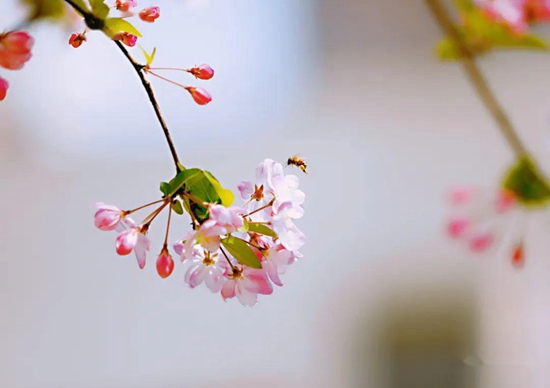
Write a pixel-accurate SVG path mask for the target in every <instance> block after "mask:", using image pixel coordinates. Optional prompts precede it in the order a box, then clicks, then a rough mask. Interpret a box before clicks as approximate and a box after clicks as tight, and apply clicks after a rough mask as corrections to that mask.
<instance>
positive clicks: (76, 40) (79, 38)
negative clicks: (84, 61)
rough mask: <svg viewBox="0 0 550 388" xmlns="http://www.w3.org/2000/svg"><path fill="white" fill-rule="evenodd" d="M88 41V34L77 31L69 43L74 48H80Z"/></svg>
mask: <svg viewBox="0 0 550 388" xmlns="http://www.w3.org/2000/svg"><path fill="white" fill-rule="evenodd" d="M84 42H86V35H84V34H80V33H78V32H75V33H74V34H72V35H71V37H70V38H69V44H70V45H71V46H73V47H74V48H78V47H80V46H81V45H82V43H84Z"/></svg>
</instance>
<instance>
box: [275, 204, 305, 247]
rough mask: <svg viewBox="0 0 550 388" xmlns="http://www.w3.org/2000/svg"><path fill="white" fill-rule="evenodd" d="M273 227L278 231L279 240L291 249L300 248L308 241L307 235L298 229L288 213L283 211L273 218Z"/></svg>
mask: <svg viewBox="0 0 550 388" xmlns="http://www.w3.org/2000/svg"><path fill="white" fill-rule="evenodd" d="M271 227H272V228H273V231H274V232H275V233H277V236H278V237H279V240H278V241H279V242H280V243H281V245H282V246H283V247H285V248H286V249H288V250H289V251H296V250H298V249H300V248H301V247H302V246H303V245H304V244H305V242H306V236H305V235H304V234H303V233H302V231H300V229H298V227H297V226H296V224H294V221H292V218H291V217H290V215H289V214H288V213H285V212H281V213H279V214H276V215H274V216H273V217H272V218H271Z"/></svg>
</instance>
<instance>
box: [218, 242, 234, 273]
mask: <svg viewBox="0 0 550 388" xmlns="http://www.w3.org/2000/svg"><path fill="white" fill-rule="evenodd" d="M220 251H222V253H223V255H224V256H225V260H227V262H228V263H229V266H230V267H231V270H232V271H233V273H235V272H237V271H236V269H235V266H234V265H233V263H231V260H229V256H227V253H225V251H224V249H223V248H222V247H221V246H220Z"/></svg>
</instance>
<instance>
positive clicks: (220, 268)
mask: <svg viewBox="0 0 550 388" xmlns="http://www.w3.org/2000/svg"><path fill="white" fill-rule="evenodd" d="M192 257H193V259H192V264H191V265H190V266H189V268H187V272H186V273H185V283H186V284H187V285H188V286H189V287H191V288H195V287H198V286H199V285H201V284H202V283H203V282H204V283H205V284H206V287H207V288H208V289H209V290H210V291H212V292H220V291H221V289H222V287H223V285H224V284H225V282H226V278H225V277H224V274H225V272H226V271H227V270H228V269H229V265H228V263H227V261H226V260H225V258H224V257H223V256H220V253H219V252H217V253H210V252H209V251H206V250H204V249H200V248H199V247H195V248H194V249H193V253H192Z"/></svg>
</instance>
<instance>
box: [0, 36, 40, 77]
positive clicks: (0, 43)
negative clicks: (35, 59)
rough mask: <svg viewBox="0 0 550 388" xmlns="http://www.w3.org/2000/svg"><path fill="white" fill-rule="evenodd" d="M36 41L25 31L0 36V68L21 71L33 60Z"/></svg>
mask: <svg viewBox="0 0 550 388" xmlns="http://www.w3.org/2000/svg"><path fill="white" fill-rule="evenodd" d="M33 45H34V39H33V38H32V37H31V36H30V35H29V34H28V33H27V32H25V31H14V32H8V33H6V34H0V66H2V67H4V68H6V69H10V70H19V69H21V68H23V66H24V65H25V63H26V62H27V61H28V60H29V59H30V58H31V56H32V54H31V49H32V47H33Z"/></svg>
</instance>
